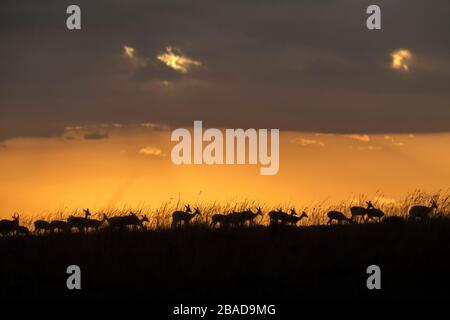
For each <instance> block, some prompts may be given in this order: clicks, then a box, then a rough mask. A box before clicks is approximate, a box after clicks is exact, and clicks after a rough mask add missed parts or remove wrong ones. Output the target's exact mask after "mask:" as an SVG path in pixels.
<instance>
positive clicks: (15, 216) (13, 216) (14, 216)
mask: <svg viewBox="0 0 450 320" xmlns="http://www.w3.org/2000/svg"><path fill="white" fill-rule="evenodd" d="M12 218H13V221H14V222H17V224H19V214H18V213H17V212H15V213H14V214H13V215H12Z"/></svg>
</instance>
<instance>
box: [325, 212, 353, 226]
mask: <svg viewBox="0 0 450 320" xmlns="http://www.w3.org/2000/svg"><path fill="white" fill-rule="evenodd" d="M327 217H328V222H327V224H331V223H332V222H333V220H336V221H337V222H338V223H339V224H341V223H342V222H344V221H347V222H352V219H350V218H347V217H346V216H345V214H343V213H342V212H340V211H329V212H328V213H327Z"/></svg>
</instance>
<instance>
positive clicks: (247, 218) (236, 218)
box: [226, 208, 263, 226]
mask: <svg viewBox="0 0 450 320" xmlns="http://www.w3.org/2000/svg"><path fill="white" fill-rule="evenodd" d="M257 216H261V217H262V216H263V214H262V211H261V208H258V209H257V211H256V213H253V211H252V210H250V209H249V210H245V211H238V212H232V213H230V214H229V215H228V216H227V218H226V219H227V220H229V222H230V223H232V224H233V225H234V226H244V225H245V223H246V222H248V223H249V225H252V224H253V223H254V222H253V220H254V219H255V218H256V217H257Z"/></svg>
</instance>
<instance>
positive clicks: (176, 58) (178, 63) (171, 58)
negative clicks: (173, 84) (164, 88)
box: [157, 47, 201, 73]
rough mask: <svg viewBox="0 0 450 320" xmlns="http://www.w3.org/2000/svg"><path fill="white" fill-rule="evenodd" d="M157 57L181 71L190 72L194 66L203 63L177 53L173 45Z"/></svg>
mask: <svg viewBox="0 0 450 320" xmlns="http://www.w3.org/2000/svg"><path fill="white" fill-rule="evenodd" d="M157 58H158V60H159V61H161V62H163V63H165V64H166V65H167V66H168V67H170V68H172V69H174V70H175V71H178V72H181V73H186V72H188V71H189V70H190V69H191V68H192V67H193V66H200V65H201V62H200V61H196V60H194V59H191V58H189V57H186V56H183V55H181V54H177V53H175V49H174V48H172V47H167V48H166V52H165V53H162V54H160V55H158V56H157Z"/></svg>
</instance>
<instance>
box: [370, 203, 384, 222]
mask: <svg viewBox="0 0 450 320" xmlns="http://www.w3.org/2000/svg"><path fill="white" fill-rule="evenodd" d="M366 215H367V221H370V220H378V222H380V221H381V218H383V217H384V212H383V211H381V210H380V209H377V208H375V207H373V206H372V208H368V209H367V211H366Z"/></svg>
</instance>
